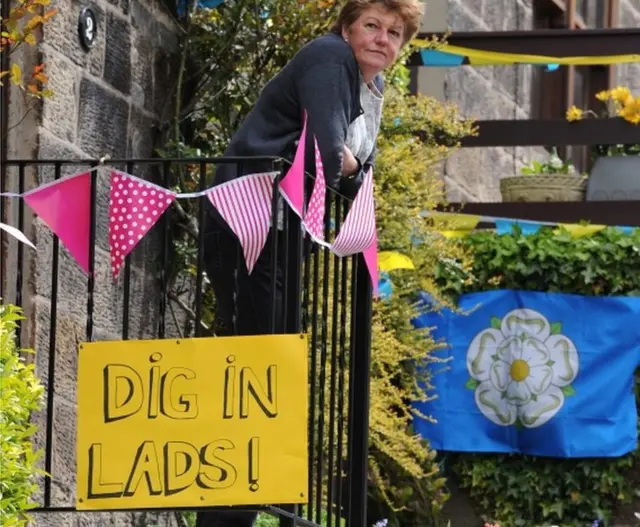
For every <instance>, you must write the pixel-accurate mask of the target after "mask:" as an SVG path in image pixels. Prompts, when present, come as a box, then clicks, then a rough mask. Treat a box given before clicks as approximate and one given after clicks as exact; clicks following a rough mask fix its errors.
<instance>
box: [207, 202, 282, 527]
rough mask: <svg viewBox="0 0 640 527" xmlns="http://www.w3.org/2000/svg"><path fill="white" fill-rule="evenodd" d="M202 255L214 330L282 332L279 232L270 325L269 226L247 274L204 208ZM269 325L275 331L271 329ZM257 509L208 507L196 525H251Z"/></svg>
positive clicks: (236, 248) (229, 238)
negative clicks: (212, 297)
mask: <svg viewBox="0 0 640 527" xmlns="http://www.w3.org/2000/svg"><path fill="white" fill-rule="evenodd" d="M204 230H205V234H204V236H205V239H204V245H205V249H204V260H205V267H206V271H207V276H208V277H209V280H210V281H211V285H212V287H213V292H214V295H215V299H216V318H215V332H216V335H219V336H231V335H268V334H270V333H283V332H284V323H283V316H282V314H283V313H282V293H283V292H282V289H283V288H282V261H283V258H282V257H283V250H282V249H283V247H282V240H281V239H280V238H281V237H282V235H281V234H280V233H279V234H280V235H276V237H277V238H278V240H277V243H278V244H279V247H278V250H277V262H276V270H275V272H276V289H275V295H276V302H275V309H276V313H275V314H276V317H275V321H276V326H275V328H273V327H272V315H273V296H272V277H273V269H272V263H271V256H272V254H273V232H271V233H270V234H269V237H268V238H267V243H266V244H265V247H264V250H263V251H262V253H261V254H260V257H259V258H258V261H257V262H256V265H255V266H254V268H253V271H252V272H251V274H249V273H248V272H247V268H246V265H245V263H244V256H243V255H242V248H241V247H240V244H239V243H238V241H237V239H236V237H235V236H233V234H231V233H230V232H229V231H228V230H227V228H226V226H225V227H223V226H222V225H221V224H220V223H219V222H218V220H216V219H214V218H212V217H210V216H209V214H207V218H206V221H205V225H204ZM274 329H275V331H274ZM256 516H257V514H256V513H255V512H251V511H234V510H230V511H209V512H200V513H198V515H197V520H196V527H252V525H253V523H254V521H255V519H256Z"/></svg>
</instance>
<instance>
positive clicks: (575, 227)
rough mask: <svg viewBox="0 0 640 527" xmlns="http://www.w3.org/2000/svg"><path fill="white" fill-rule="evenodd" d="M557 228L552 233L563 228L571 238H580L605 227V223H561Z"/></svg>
mask: <svg viewBox="0 0 640 527" xmlns="http://www.w3.org/2000/svg"><path fill="white" fill-rule="evenodd" d="M559 227H560V228H558V229H556V230H554V231H553V232H554V234H559V233H560V232H561V230H562V229H565V230H567V231H568V232H569V234H571V236H572V237H573V238H582V237H583V236H591V235H592V234H595V233H597V232H600V231H601V230H604V229H605V228H606V225H579V224H577V223H561V224H559Z"/></svg>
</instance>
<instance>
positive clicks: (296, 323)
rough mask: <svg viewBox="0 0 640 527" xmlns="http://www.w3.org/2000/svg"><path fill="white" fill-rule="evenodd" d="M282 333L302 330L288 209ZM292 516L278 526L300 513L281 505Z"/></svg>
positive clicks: (297, 244)
mask: <svg viewBox="0 0 640 527" xmlns="http://www.w3.org/2000/svg"><path fill="white" fill-rule="evenodd" d="M284 216H285V222H284V236H285V239H284V266H285V269H286V271H285V273H284V296H283V301H284V310H283V312H284V314H283V320H284V321H285V325H284V333H286V334H298V335H299V334H300V332H301V330H302V314H301V308H302V306H301V303H300V301H301V296H302V268H301V266H302V259H303V255H302V250H303V245H302V228H301V222H300V219H299V218H298V217H297V216H295V215H294V214H293V212H292V211H290V210H285V211H284ZM281 508H282V509H283V510H285V511H287V512H290V513H291V514H292V515H293V516H292V517H285V516H281V517H280V527H295V526H296V525H297V524H298V522H297V520H298V519H299V517H300V516H299V514H300V513H301V511H300V507H299V506H298V505H282V506H281Z"/></svg>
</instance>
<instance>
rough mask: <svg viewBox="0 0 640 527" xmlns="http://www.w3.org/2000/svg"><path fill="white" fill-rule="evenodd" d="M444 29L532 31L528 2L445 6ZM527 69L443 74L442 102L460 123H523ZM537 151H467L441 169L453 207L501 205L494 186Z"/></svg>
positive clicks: (484, 0)
mask: <svg viewBox="0 0 640 527" xmlns="http://www.w3.org/2000/svg"><path fill="white" fill-rule="evenodd" d="M447 27H448V28H449V29H451V30H453V31H507V30H525V29H531V28H532V6H531V1H530V0H474V1H470V2H466V1H461V0H451V1H449V2H448V14H447ZM532 74H533V68H532V67H531V66H484V67H471V66H462V67H457V68H448V69H447V70H446V72H445V78H444V96H445V98H446V100H447V101H450V102H455V103H456V104H457V105H458V106H459V107H460V111H461V112H462V114H463V115H464V116H465V117H473V118H475V119H478V120H482V119H528V118H529V117H530V115H531V85H532ZM544 155H545V153H544V150H543V149H541V148H469V149H463V150H461V151H459V152H457V153H455V154H454V155H453V156H452V157H451V159H450V160H449V161H448V162H447V163H446V165H445V169H444V178H445V182H446V185H447V189H448V194H449V198H450V199H451V200H454V201H460V200H461V201H500V189H499V181H500V179H501V178H503V177H505V176H512V175H516V174H517V173H519V170H520V168H521V167H522V166H523V165H524V164H527V163H529V162H530V161H531V160H532V159H540V158H541V157H543V156H544Z"/></svg>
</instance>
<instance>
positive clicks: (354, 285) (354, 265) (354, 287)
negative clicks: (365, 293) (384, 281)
mask: <svg viewBox="0 0 640 527" xmlns="http://www.w3.org/2000/svg"><path fill="white" fill-rule="evenodd" d="M350 260H351V310H350V311H351V313H350V316H351V324H350V326H351V327H350V328H349V329H350V331H349V385H348V392H347V405H348V409H347V415H348V419H347V473H348V474H349V480H348V485H349V490H348V492H347V503H346V506H347V511H348V512H347V517H348V525H347V527H356V524H355V523H352V518H351V501H352V499H353V496H352V492H353V488H352V481H353V474H352V473H351V464H352V458H353V456H354V451H353V425H354V423H353V419H354V417H353V375H352V371H353V365H354V355H355V338H356V337H355V335H356V311H357V308H358V302H357V297H356V295H357V291H358V257H357V256H352V257H351V258H350Z"/></svg>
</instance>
